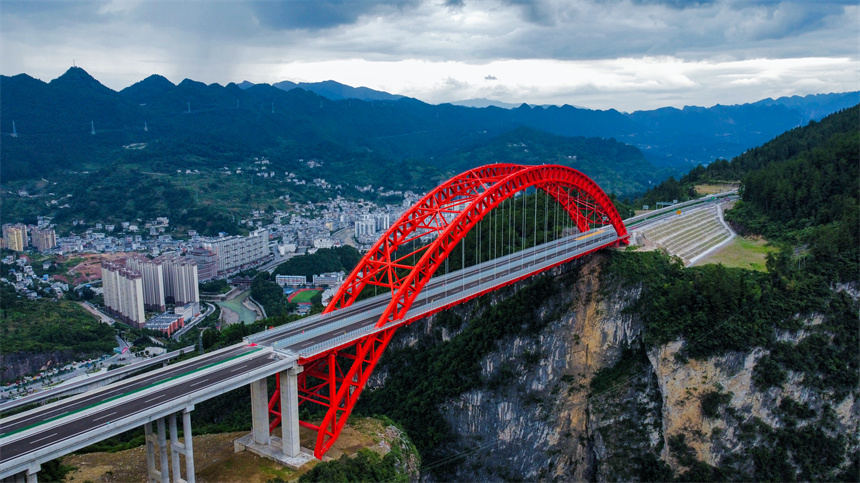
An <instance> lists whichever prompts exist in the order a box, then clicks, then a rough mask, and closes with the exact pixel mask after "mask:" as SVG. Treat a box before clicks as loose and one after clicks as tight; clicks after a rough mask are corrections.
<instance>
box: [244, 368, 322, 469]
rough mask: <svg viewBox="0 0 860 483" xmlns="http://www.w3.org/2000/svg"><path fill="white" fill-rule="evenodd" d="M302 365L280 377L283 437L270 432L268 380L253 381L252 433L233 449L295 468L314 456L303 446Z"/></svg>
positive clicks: (281, 374) (282, 373) (281, 373)
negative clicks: (300, 388)
mask: <svg viewBox="0 0 860 483" xmlns="http://www.w3.org/2000/svg"><path fill="white" fill-rule="evenodd" d="M300 372H302V368H301V367H295V368H292V369H288V370H286V371H282V372H280V373H279V374H278V376H277V377H279V378H280V383H281V436H282V437H281V438H279V437H277V436H272V435H271V434H270V432H269V399H268V393H267V391H266V380H265V379H260V380H257V381H254V382H252V383H251V417H252V420H253V430H252V432H251V434H249V435H246V436H243V437H241V438H239V439H237V440H236V441H234V443H233V445H234V450H235V451H236V452H237V453H239V452H241V451H246V450H247V451H250V452H251V453H254V454H256V455H258V456H262V457H263V458H268V459H270V460H273V461H277V462H278V463H280V464H282V465H285V466H288V467H290V468H293V469H298V468H300V467H301V466H302V465H304V464H305V463H307V462H308V461H311V460H312V459H314V456H313V452H312V451H310V450H307V449H303V448H302V447H301V442H300V440H299V388H298V377H297V376H298V375H299V373H300Z"/></svg>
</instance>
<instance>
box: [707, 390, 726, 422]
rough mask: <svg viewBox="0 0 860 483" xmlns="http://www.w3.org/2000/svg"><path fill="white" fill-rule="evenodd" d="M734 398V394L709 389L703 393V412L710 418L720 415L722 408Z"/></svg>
mask: <svg viewBox="0 0 860 483" xmlns="http://www.w3.org/2000/svg"><path fill="white" fill-rule="evenodd" d="M731 400H732V395H731V394H727V393H724V392H722V391H719V390H717V391H708V392H706V393H704V394H702V414H704V415H705V416H706V417H709V418H716V417H717V416H719V415H720V408H721V407H722V406H725V405H726V404H728V403H729V402H731Z"/></svg>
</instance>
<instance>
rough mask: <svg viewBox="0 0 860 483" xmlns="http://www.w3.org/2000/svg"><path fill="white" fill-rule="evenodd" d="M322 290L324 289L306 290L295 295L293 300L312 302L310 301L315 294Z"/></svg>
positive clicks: (296, 301)
mask: <svg viewBox="0 0 860 483" xmlns="http://www.w3.org/2000/svg"><path fill="white" fill-rule="evenodd" d="M320 292H322V290H308V291H305V292H299V293H297V294H296V296H295V297H293V299H292V300H291V302H295V303H297V304H301V303H310V301H311V299H312V298H313V297H314V295H316V294H318V293H320Z"/></svg>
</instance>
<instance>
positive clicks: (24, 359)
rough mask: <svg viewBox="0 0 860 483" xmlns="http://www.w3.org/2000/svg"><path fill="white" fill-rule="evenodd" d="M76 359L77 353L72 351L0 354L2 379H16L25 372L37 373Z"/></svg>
mask: <svg viewBox="0 0 860 483" xmlns="http://www.w3.org/2000/svg"><path fill="white" fill-rule="evenodd" d="M74 359H75V354H74V353H72V351H53V352H37V353H32V352H13V353H10V354H0V381H7V382H8V381H14V380H15V379H17V378H18V377H20V376H23V375H25V374H35V373H37V372H40V371H44V370H46V369H50V368H53V367H57V366H62V365H63V364H66V363H68V362H70V361H73V360H74Z"/></svg>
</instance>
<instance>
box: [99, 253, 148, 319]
mask: <svg viewBox="0 0 860 483" xmlns="http://www.w3.org/2000/svg"><path fill="white" fill-rule="evenodd" d="M102 286H103V287H104V299H105V308H106V309H107V311H108V313H110V314H112V315H114V316H116V317H118V318H119V319H120V320H122V321H124V322H126V323H128V324H129V325H133V326H135V327H137V328H141V327H143V326H144V323H145V321H146V315H145V312H144V307H143V277H142V276H141V275H140V272H138V271H137V270H132V269H130V268H127V267H126V266H125V263H123V262H122V261H105V262H102Z"/></svg>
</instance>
